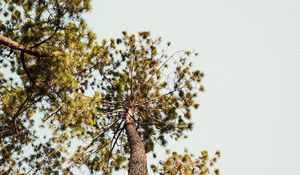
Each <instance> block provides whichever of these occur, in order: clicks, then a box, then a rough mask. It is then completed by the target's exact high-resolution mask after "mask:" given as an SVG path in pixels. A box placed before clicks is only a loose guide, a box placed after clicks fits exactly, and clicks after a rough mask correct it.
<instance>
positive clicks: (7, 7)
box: [0, 0, 105, 174]
mask: <svg viewBox="0 0 300 175" xmlns="http://www.w3.org/2000/svg"><path fill="white" fill-rule="evenodd" d="M89 9H90V1H89V0H75V1H74V0H72V1H71V0H47V1H45V0H39V1H33V0H25V1H15V0H5V1H1V2H0V34H1V37H0V44H1V45H0V55H1V57H0V66H1V68H0V71H1V72H0V108H1V111H0V148H1V154H0V169H1V173H4V174H17V173H18V171H19V170H18V168H17V167H22V166H23V164H26V162H27V165H28V166H34V165H33V164H35V163H34V162H38V159H39V158H40V157H42V156H43V155H48V154H50V152H51V149H50V150H49V149H48V148H49V146H47V144H49V142H47V144H46V142H45V141H40V140H41V139H39V138H37V137H38V136H37V134H36V133H35V130H36V127H33V126H34V125H37V124H38V123H37V121H38V120H36V118H35V117H34V114H35V113H36V112H37V111H39V112H42V111H43V109H44V108H46V107H47V106H48V105H49V103H51V102H50V101H55V100H57V99H59V98H63V97H64V96H63V94H64V93H66V92H67V91H72V90H73V89H75V88H76V86H77V85H76V84H77V80H75V79H74V77H75V75H77V74H80V72H82V71H83V70H84V69H85V66H86V65H87V62H89V60H91V59H93V58H95V57H97V58H98V57H99V54H101V52H100V51H99V48H100V47H99V46H98V45H97V43H95V38H96V37H95V34H93V33H92V32H91V31H90V30H89V29H88V28H87V24H86V23H85V21H84V20H83V19H82V13H83V12H86V11H88V10H89ZM53 53H59V54H57V55H56V54H53ZM49 56H51V57H49ZM102 63H105V61H103V62H101V64H102ZM99 64H100V63H99ZM71 66H72V67H71ZM29 147H30V148H29ZM33 149H34V151H31V152H32V155H30V156H29V155H28V156H27V157H26V156H25V158H24V154H25V153H24V151H25V150H33ZM23 168H24V167H23ZM54 170H55V169H54Z"/></svg>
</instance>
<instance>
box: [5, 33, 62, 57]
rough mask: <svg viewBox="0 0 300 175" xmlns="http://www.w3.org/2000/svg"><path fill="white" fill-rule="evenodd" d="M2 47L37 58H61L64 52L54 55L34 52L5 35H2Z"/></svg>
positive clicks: (53, 53) (54, 53)
mask: <svg viewBox="0 0 300 175" xmlns="http://www.w3.org/2000/svg"><path fill="white" fill-rule="evenodd" d="M0 45H4V46H6V47H9V48H11V49H14V50H19V51H21V52H24V53H27V54H29V55H32V56H36V57H54V56H59V55H62V52H60V51H57V52H52V53H43V52H39V51H37V50H34V49H32V48H30V47H26V46H24V45H22V44H20V43H18V42H16V41H13V40H11V39H9V38H7V37H5V36H3V35H1V34H0Z"/></svg>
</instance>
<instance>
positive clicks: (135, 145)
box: [125, 109, 148, 175]
mask: <svg viewBox="0 0 300 175" xmlns="http://www.w3.org/2000/svg"><path fill="white" fill-rule="evenodd" d="M125 125H126V134H127V137H128V142H129V146H130V159H129V170H128V175H147V174H148V170H147V156H146V151H145V145H144V142H143V140H142V139H141V137H140V136H139V134H138V132H137V128H136V124H135V122H134V119H133V110H132V109H129V110H128V111H127V114H126V119H125Z"/></svg>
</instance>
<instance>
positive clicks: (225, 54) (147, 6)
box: [87, 0, 300, 175]
mask: <svg viewBox="0 0 300 175" xmlns="http://www.w3.org/2000/svg"><path fill="white" fill-rule="evenodd" d="M299 7H300V1H299V0H298V1H297V0H248V1H246V0H148V1H146V0H94V3H93V11H92V12H91V13H90V14H89V15H88V16H87V18H88V22H89V24H90V27H92V28H93V30H94V31H95V32H96V33H97V35H98V37H99V38H103V37H105V38H110V37H118V36H120V34H121V31H123V30H126V31H128V32H134V33H136V32H138V31H143V30H147V31H151V32H152V33H153V35H154V36H162V38H163V39H165V40H170V41H171V42H172V45H173V48H174V49H175V50H176V49H177V50H179V49H195V50H197V51H198V52H199V53H200V56H199V57H198V58H197V59H195V60H194V63H195V64H196V67H197V68H199V69H201V70H202V71H204V72H205V74H206V77H205V81H204V85H205V87H206V92H205V93H204V94H202V95H201V96H200V98H199V100H200V103H201V106H200V108H199V109H198V110H197V111H195V112H194V113H193V121H194V122H195V128H194V130H193V131H192V132H191V133H190V134H189V135H190V138H189V139H188V140H187V141H183V142H171V143H170V144H169V147H170V148H172V149H173V150H178V151H182V150H183V148H184V147H187V148H188V149H189V150H190V151H191V152H192V153H195V154H198V153H200V151H201V150H203V149H207V150H208V151H210V152H214V151H215V150H216V149H220V150H221V152H222V158H221V161H220V162H219V163H218V167H219V168H220V169H221V173H222V175H240V174H243V175H283V174H300V165H299V157H300V149H299V148H300V77H299V76H300V21H299V20H300V10H299ZM174 145H175V146H174ZM149 157H150V156H149ZM150 172H151V171H150Z"/></svg>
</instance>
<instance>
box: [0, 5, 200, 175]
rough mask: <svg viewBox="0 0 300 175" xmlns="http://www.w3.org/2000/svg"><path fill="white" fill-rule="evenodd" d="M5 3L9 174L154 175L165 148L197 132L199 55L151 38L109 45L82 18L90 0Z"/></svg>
mask: <svg viewBox="0 0 300 175" xmlns="http://www.w3.org/2000/svg"><path fill="white" fill-rule="evenodd" d="M0 3H1V4H0V15H1V17H0V19H1V20H0V44H1V46H0V55H1V57H0V63H1V65H2V69H1V72H2V73H1V72H0V108H1V111H0V148H1V154H0V169H1V173H2V174H57V173H61V174H72V169H74V168H75V167H86V168H87V169H89V170H90V172H91V173H96V172H99V171H101V172H103V173H104V174H110V173H111V172H112V171H113V170H119V169H121V168H128V172H129V175H139V174H141V175H145V174H148V170H147V157H146V154H147V153H150V152H153V151H154V146H155V144H161V145H166V143H167V137H171V138H174V139H179V138H181V137H185V132H186V131H188V130H191V129H192V122H191V110H192V108H197V107H198V106H199V105H198V103H197V102H196V101H195V99H196V97H197V94H198V93H199V92H200V91H203V86H202V85H201V80H202V78H203V76H204V74H203V73H202V72H201V71H199V70H193V69H192V64H191V63H190V62H189V61H188V60H187V59H188V58H189V57H192V56H194V55H196V53H193V52H191V51H188V50H182V51H178V52H175V53H173V54H169V53H168V48H169V47H170V43H167V46H166V48H165V49H162V47H161V46H160V45H161V39H160V38H156V39H152V38H151V37H150V33H149V32H140V33H139V34H138V35H133V34H130V35H129V34H127V33H126V32H123V35H122V37H121V38H118V39H110V40H109V41H107V40H103V41H102V43H101V44H99V43H97V42H96V35H95V34H94V33H93V32H92V31H90V30H89V29H88V27H87V24H86V22H85V21H84V19H82V17H81V16H82V15H81V14H82V13H84V12H86V11H88V10H90V2H89V0H75V1H74V0H72V1H71V0H48V1H45V0H39V1H32V0H27V1H16V0H7V1H4V2H0ZM3 70H4V71H3ZM43 128H45V129H43ZM42 131H43V132H45V131H46V132H47V134H45V135H44V137H43V138H41V132H42ZM26 150H31V151H29V152H26ZM162 165H164V163H162ZM162 170H163V169H162Z"/></svg>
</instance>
